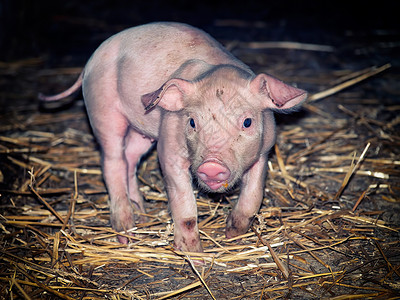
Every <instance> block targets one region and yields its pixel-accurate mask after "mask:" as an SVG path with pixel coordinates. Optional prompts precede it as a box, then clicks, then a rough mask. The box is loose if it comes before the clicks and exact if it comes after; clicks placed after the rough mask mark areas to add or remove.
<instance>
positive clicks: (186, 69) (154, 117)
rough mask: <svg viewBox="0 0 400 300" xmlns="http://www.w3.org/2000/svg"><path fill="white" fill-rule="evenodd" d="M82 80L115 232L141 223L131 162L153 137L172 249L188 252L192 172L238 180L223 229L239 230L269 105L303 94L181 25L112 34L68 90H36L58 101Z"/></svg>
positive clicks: (260, 172)
mask: <svg viewBox="0 0 400 300" xmlns="http://www.w3.org/2000/svg"><path fill="white" fill-rule="evenodd" d="M81 86H82V90H83V96H84V99H85V104H86V108H87V112H88V116H89V120H90V123H91V126H92V128H93V132H94V135H95V136H96V138H97V140H98V142H99V144H100V145H101V149H102V168H103V174H104V179H105V183H106V186H107V189H108V193H109V196H110V212H111V224H112V227H113V228H114V229H115V230H116V231H118V232H123V231H126V230H128V229H130V228H132V227H134V226H135V222H143V221H144V218H143V217H141V216H143V214H144V213H145V207H144V203H143V198H142V195H141V193H140V192H139V185H138V180H137V176H136V171H137V165H138V163H139V160H140V158H141V157H142V155H143V154H145V153H146V152H147V151H148V150H149V149H150V147H151V146H152V144H153V142H154V141H158V143H157V151H158V155H159V161H160V166H161V168H162V172H163V176H164V180H165V186H166V190H167V193H168V199H169V206H170V210H171V214H172V218H173V221H174V241H175V247H176V248H177V249H178V250H182V251H190V252H202V251H203V248H202V245H201V242H200V236H199V230H198V225H197V206H196V199H195V197H194V194H193V187H192V181H193V179H194V181H195V182H196V183H197V184H198V185H199V187H200V188H202V189H203V190H205V191H207V192H213V193H215V192H218V193H224V192H226V191H229V190H231V189H232V188H234V187H236V186H237V185H240V195H239V199H238V201H237V202H236V204H235V206H234V207H233V209H232V211H231V213H230V214H229V216H228V218H227V222H226V237H228V238H231V237H235V236H238V235H241V234H244V233H246V232H247V230H248V229H249V226H250V225H251V222H252V220H253V217H254V216H255V214H256V213H257V212H258V210H259V208H260V205H261V202H262V199H263V190H264V183H265V176H266V162H267V154H268V151H269V150H270V148H271V147H272V145H273V144H274V142H275V122H274V116H273V111H290V110H291V109H293V108H294V107H296V106H298V105H299V104H300V103H301V102H302V101H304V100H305V98H306V96H307V94H306V92H305V91H303V90H301V89H298V88H295V87H292V86H289V85H287V84H285V83H283V82H282V81H280V80H278V79H276V78H274V77H272V76H270V75H267V74H259V75H257V76H256V75H255V74H254V73H253V72H252V71H251V69H250V68H249V67H248V66H247V65H245V64H244V63H243V62H241V61H240V60H238V59H236V58H235V57H234V56H233V55H231V54H230V53H229V52H228V51H227V50H226V49H224V48H223V47H222V46H221V45H220V44H219V43H218V42H217V41H215V40H214V39H213V38H212V37H210V36H209V35H208V34H206V33H205V32H203V31H201V30H199V29H196V28H194V27H191V26H189V25H185V24H179V23H152V24H147V25H142V26H138V27H133V28H130V29H127V30H124V31H122V32H120V33H118V34H116V35H114V36H112V37H110V38H109V39H107V40H106V41H105V42H103V43H102V44H101V45H100V47H99V48H98V49H97V50H96V51H95V52H94V54H93V55H92V57H91V58H90V59H89V61H88V63H87V65H86V66H85V68H84V70H83V72H82V74H81V75H80V77H79V79H78V80H77V82H76V83H75V84H74V85H73V86H72V87H71V88H69V89H68V90H66V91H65V92H63V93H61V94H58V95H55V96H43V95H41V96H40V98H41V99H42V100H47V101H51V100H58V99H61V98H63V97H66V96H68V95H70V94H72V93H73V92H74V91H76V90H77V89H78V88H80V87H81ZM118 239H119V241H120V242H122V243H127V242H128V239H127V238H126V237H123V236H119V237H118Z"/></svg>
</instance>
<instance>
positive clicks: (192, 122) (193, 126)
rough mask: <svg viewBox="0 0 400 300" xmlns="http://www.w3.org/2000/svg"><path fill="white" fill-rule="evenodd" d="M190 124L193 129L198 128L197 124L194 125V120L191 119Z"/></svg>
mask: <svg viewBox="0 0 400 300" xmlns="http://www.w3.org/2000/svg"><path fill="white" fill-rule="evenodd" d="M189 124H190V126H191V127H192V128H196V124H195V123H194V120H193V118H190V120H189Z"/></svg>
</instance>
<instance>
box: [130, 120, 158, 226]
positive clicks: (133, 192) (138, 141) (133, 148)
mask: <svg viewBox="0 0 400 300" xmlns="http://www.w3.org/2000/svg"><path fill="white" fill-rule="evenodd" d="M151 146H152V141H151V139H149V138H148V137H146V136H144V135H142V134H140V133H138V132H137V131H135V130H134V129H132V128H130V129H129V132H128V134H127V136H126V139H125V158H126V161H127V164H128V195H129V199H130V201H131V203H132V204H133V205H134V211H137V212H138V213H139V214H140V215H139V217H138V221H139V222H140V223H144V222H146V220H147V218H146V217H145V216H144V213H145V208H144V201H143V197H142V194H141V193H140V191H139V183H138V179H137V175H136V172H137V166H138V164H139V162H140V158H141V157H142V155H143V154H145V153H146V152H147V151H148V150H149V149H150V148H151Z"/></svg>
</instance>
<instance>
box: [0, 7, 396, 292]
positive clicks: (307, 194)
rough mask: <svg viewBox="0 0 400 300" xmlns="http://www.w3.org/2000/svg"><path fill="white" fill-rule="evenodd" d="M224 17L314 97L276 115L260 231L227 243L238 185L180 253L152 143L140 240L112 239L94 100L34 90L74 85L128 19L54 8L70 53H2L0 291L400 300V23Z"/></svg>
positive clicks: (256, 56) (223, 34)
mask: <svg viewBox="0 0 400 300" xmlns="http://www.w3.org/2000/svg"><path fill="white" fill-rule="evenodd" d="M72 3H74V1H72ZM120 10H122V9H121V8H120ZM82 11H84V10H83V8H82ZM120 13H122V12H120ZM78 15H79V14H78ZM63 16H64V18H62V17H63ZM66 16H67V17H66ZM228 17H229V16H228ZM228 17H225V18H223V17H220V18H214V20H213V21H212V22H209V23H207V24H208V25H204V26H203V28H204V29H206V30H207V31H209V32H210V33H212V35H214V36H215V37H216V38H217V39H218V40H220V41H221V42H222V43H223V44H224V45H225V46H226V47H227V48H228V49H230V50H231V51H232V52H233V53H234V55H236V56H237V57H239V58H240V59H241V60H243V61H244V62H245V63H247V64H248V65H250V66H251V67H252V68H253V69H254V71H256V72H267V73H270V74H273V75H274V76H276V77H278V78H280V79H282V80H284V81H286V82H289V83H296V84H297V85H298V86H299V87H301V88H304V89H306V90H308V91H309V94H310V97H309V100H308V102H307V103H306V104H305V105H304V107H303V108H302V110H300V111H299V112H296V113H293V114H290V115H277V124H278V140H277V144H276V147H275V148H274V149H272V150H271V155H270V160H269V163H268V169H269V173H268V178H267V182H266V188H265V197H264V201H263V205H262V208H261V210H260V212H259V214H258V215H257V216H256V218H255V221H254V223H253V226H252V228H251V229H250V230H249V232H248V233H247V234H245V235H243V236H241V237H239V238H235V239H231V240H228V239H226V238H225V233H224V228H225V219H226V217H227V215H228V213H229V211H230V209H231V207H232V205H233V203H234V202H235V201H236V199H237V197H238V191H239V190H235V191H233V192H232V193H231V194H229V195H207V194H204V193H202V192H201V191H198V190H196V196H197V201H198V209H199V227H200V230H201V239H202V243H203V246H204V249H205V252H204V253H202V254H196V253H182V252H179V251H175V250H174V248H173V247H172V244H173V235H172V232H173V224H172V221H171V217H170V214H169V212H168V205H167V197H166V194H165V189H164V185H163V181H162V174H161V173H160V169H159V165H158V160H157V153H156V151H155V150H153V151H152V152H151V153H149V155H148V156H147V157H146V158H145V159H144V160H143V161H142V163H141V165H140V167H139V177H140V181H141V190H142V192H143V195H144V197H145V199H146V208H147V216H148V218H149V221H148V223H145V224H138V226H137V228H134V229H133V230H132V232H133V233H134V235H133V236H130V238H131V240H130V243H129V245H127V246H125V245H121V244H119V243H118V242H117V241H116V233H115V232H114V231H113V230H112V229H111V227H110V222H109V208H108V203H107V201H108V195H107V192H106V189H105V186H104V183H103V180H102V174H101V169H100V154H99V147H98V145H97V143H96V141H95V139H94V138H93V136H92V133H91V129H90V127H89V124H88V120H87V116H86V111H85V107H84V104H83V100H82V95H81V94H78V95H76V97H75V99H76V100H75V101H67V102H65V103H62V105H57V106H55V107H49V106H48V105H46V106H45V107H43V106H42V105H39V102H38V101H37V100H36V96H37V94H38V92H47V93H52V92H58V91H62V90H63V89H65V88H67V87H69V86H70V85H71V84H72V83H73V82H74V80H75V79H76V78H77V76H78V74H79V73H80V71H81V70H82V67H83V66H84V63H85V60H86V59H88V57H89V56H90V54H91V53H92V51H93V50H94V49H95V48H96V44H97V45H98V44H99V43H100V42H101V40H103V39H105V38H106V37H107V36H109V35H111V34H112V33H115V32H117V31H119V30H120V29H122V27H123V26H125V25H126V22H125V23H121V24H122V25H121V24H117V25H115V24H114V23H112V22H111V23H112V25H108V23H106V22H103V23H102V22H100V21H98V22H95V21H96V19H85V20H83V19H81V18H79V17H78V16H75V17H71V16H70V15H67V14H66V15H63V14H62V13H60V12H58V15H57V16H56V17H54V18H53V19H52V20H53V24H59V25H60V24H61V25H65V26H64V27H62V28H61V29H60V27H57V26H56V27H52V29H51V30H53V31H54V32H57V28H58V29H59V30H61V31H62V32H63V33H65V35H63V36H62V37H58V42H60V41H61V40H62V39H64V40H68V39H69V36H73V37H71V44H72V46H68V47H67V49H64V50H62V49H61V48H62V47H61V45H60V44H57V45H54V47H53V48H52V49H53V50H51V51H50V50H47V52H46V53H43V55H27V54H26V55H24V56H23V57H19V58H18V59H9V60H4V61H1V62H0V75H1V76H0V105H1V106H0V232H1V234H0V282H1V283H0V299H399V298H400V285H399V281H400V239H399V230H400V134H399V132H400V117H399V112H400V85H399V80H400V68H399V66H400V57H399V55H398V52H399V45H400V31H399V30H398V28H392V27H390V28H383V29H382V28H379V27H376V28H365V29H362V28H356V29H354V30H352V29H347V30H338V31H334V32H333V31H323V29H318V30H317V29H316V28H314V30H310V31H309V32H308V34H307V35H306V34H300V33H299V32H298V31H296V30H295V29H293V28H292V30H290V31H288V33H287V34H286V35H285V34H282V33H281V32H280V30H283V27H282V26H283V25H282V24H281V23H279V22H276V23H275V22H271V23H268V22H267V21H265V22H264V21H262V22H254V21H249V20H248V19H246V18H232V17H230V18H228ZM123 20H125V19H123ZM137 21H138V22H139V21H143V22H144V21H147V19H145V18H143V19H140V17H137ZM183 21H187V20H185V19H183ZM57 22H58V23H57ZM279 24H280V25H279ZM200 25H201V24H200ZM200 25H199V26H200ZM78 26H82V27H84V28H85V29H84V30H82V32H76V30H77V28H78ZM125 27H128V26H125ZM344 27H345V26H344ZM68 30H69V31H68ZM54 32H53V34H54ZM72 32H76V34H75V35H72V34H71V35H68V34H69V33H72ZM88 32H91V33H92V35H91V39H90V40H89V41H88V42H87V43H86V44H85V47H84V48H83V49H80V48H79V47H78V46H79V44H80V43H85V42H83V39H84V36H85V34H87V33H88ZM94 32H95V34H94ZM266 32H268V34H267V33H266ZM271 32H272V33H271ZM107 34H108V35H107ZM43 39H44V38H43ZM272 41H275V43H272ZM283 41H285V43H281V42H283ZM78 48H79V50H77V49H78ZM68 49H72V50H71V53H72V54H68V53H67V52H68ZM33 53H34V52H33ZM74 55H76V56H75V57H74ZM199 261H200V262H201V263H199Z"/></svg>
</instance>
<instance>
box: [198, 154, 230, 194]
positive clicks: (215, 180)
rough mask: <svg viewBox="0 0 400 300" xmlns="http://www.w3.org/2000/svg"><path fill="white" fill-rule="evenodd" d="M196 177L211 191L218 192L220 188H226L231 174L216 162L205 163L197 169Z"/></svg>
mask: <svg viewBox="0 0 400 300" xmlns="http://www.w3.org/2000/svg"><path fill="white" fill-rule="evenodd" d="M197 176H198V177H199V178H200V179H201V180H202V181H203V182H204V183H205V184H207V185H208V187H209V188H210V189H212V190H218V189H219V188H220V187H221V186H224V187H225V188H226V187H227V186H228V179H229V177H230V176H231V172H230V171H229V169H228V168H227V167H225V166H224V165H222V164H221V163H219V162H217V161H214V160H212V161H206V162H204V163H203V164H201V165H200V167H199V168H198V169H197Z"/></svg>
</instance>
